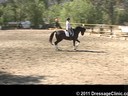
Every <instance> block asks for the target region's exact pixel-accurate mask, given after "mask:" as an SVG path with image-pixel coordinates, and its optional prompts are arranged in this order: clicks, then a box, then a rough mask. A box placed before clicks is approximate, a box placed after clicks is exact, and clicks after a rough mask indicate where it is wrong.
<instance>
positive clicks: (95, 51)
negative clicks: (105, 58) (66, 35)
mask: <svg viewBox="0 0 128 96" xmlns="http://www.w3.org/2000/svg"><path fill="white" fill-rule="evenodd" d="M60 52H90V53H106V52H105V51H99V50H60Z"/></svg>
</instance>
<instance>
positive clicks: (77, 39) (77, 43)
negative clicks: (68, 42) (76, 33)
mask: <svg viewBox="0 0 128 96" xmlns="http://www.w3.org/2000/svg"><path fill="white" fill-rule="evenodd" d="M76 41H77V42H78V43H77V44H76V46H77V47H78V45H79V44H80V41H79V40H78V39H77V40H76Z"/></svg>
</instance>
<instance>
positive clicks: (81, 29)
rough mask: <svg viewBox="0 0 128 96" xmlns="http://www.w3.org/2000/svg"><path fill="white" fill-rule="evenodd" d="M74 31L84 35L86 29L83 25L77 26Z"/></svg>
mask: <svg viewBox="0 0 128 96" xmlns="http://www.w3.org/2000/svg"><path fill="white" fill-rule="evenodd" d="M75 29H76V31H78V32H81V35H84V32H85V31H86V28H85V27H81V26H77V27H76V28H75Z"/></svg>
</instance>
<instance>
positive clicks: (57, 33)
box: [49, 26, 86, 51]
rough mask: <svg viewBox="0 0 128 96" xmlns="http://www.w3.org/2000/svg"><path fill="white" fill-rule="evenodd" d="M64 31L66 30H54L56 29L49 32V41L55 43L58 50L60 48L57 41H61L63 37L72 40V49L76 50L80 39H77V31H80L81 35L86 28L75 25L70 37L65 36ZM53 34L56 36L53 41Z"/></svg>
mask: <svg viewBox="0 0 128 96" xmlns="http://www.w3.org/2000/svg"><path fill="white" fill-rule="evenodd" d="M65 31H66V30H56V31H53V32H52V33H51V34H50V37H49V42H50V43H51V44H52V45H55V48H56V50H58V51H59V50H60V49H59V48H58V46H57V45H58V43H59V42H61V41H62V40H63V39H65V40H73V47H74V50H76V49H77V47H78V45H79V44H80V41H79V40H78V36H79V33H80V32H81V35H84V33H85V31H86V28H85V27H83V26H77V27H75V28H74V29H73V32H74V35H73V36H72V37H70V36H66V34H65ZM54 35H55V37H56V41H55V42H54V43H53V42H52V40H53V36H54ZM76 41H77V42H78V44H77V45H76V44H75V42H76Z"/></svg>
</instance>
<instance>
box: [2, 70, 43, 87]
mask: <svg viewBox="0 0 128 96" xmlns="http://www.w3.org/2000/svg"><path fill="white" fill-rule="evenodd" d="M40 79H45V77H44V76H22V75H13V74H10V73H7V72H3V71H0V85H25V84H31V85H32V84H37V83H40Z"/></svg>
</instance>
